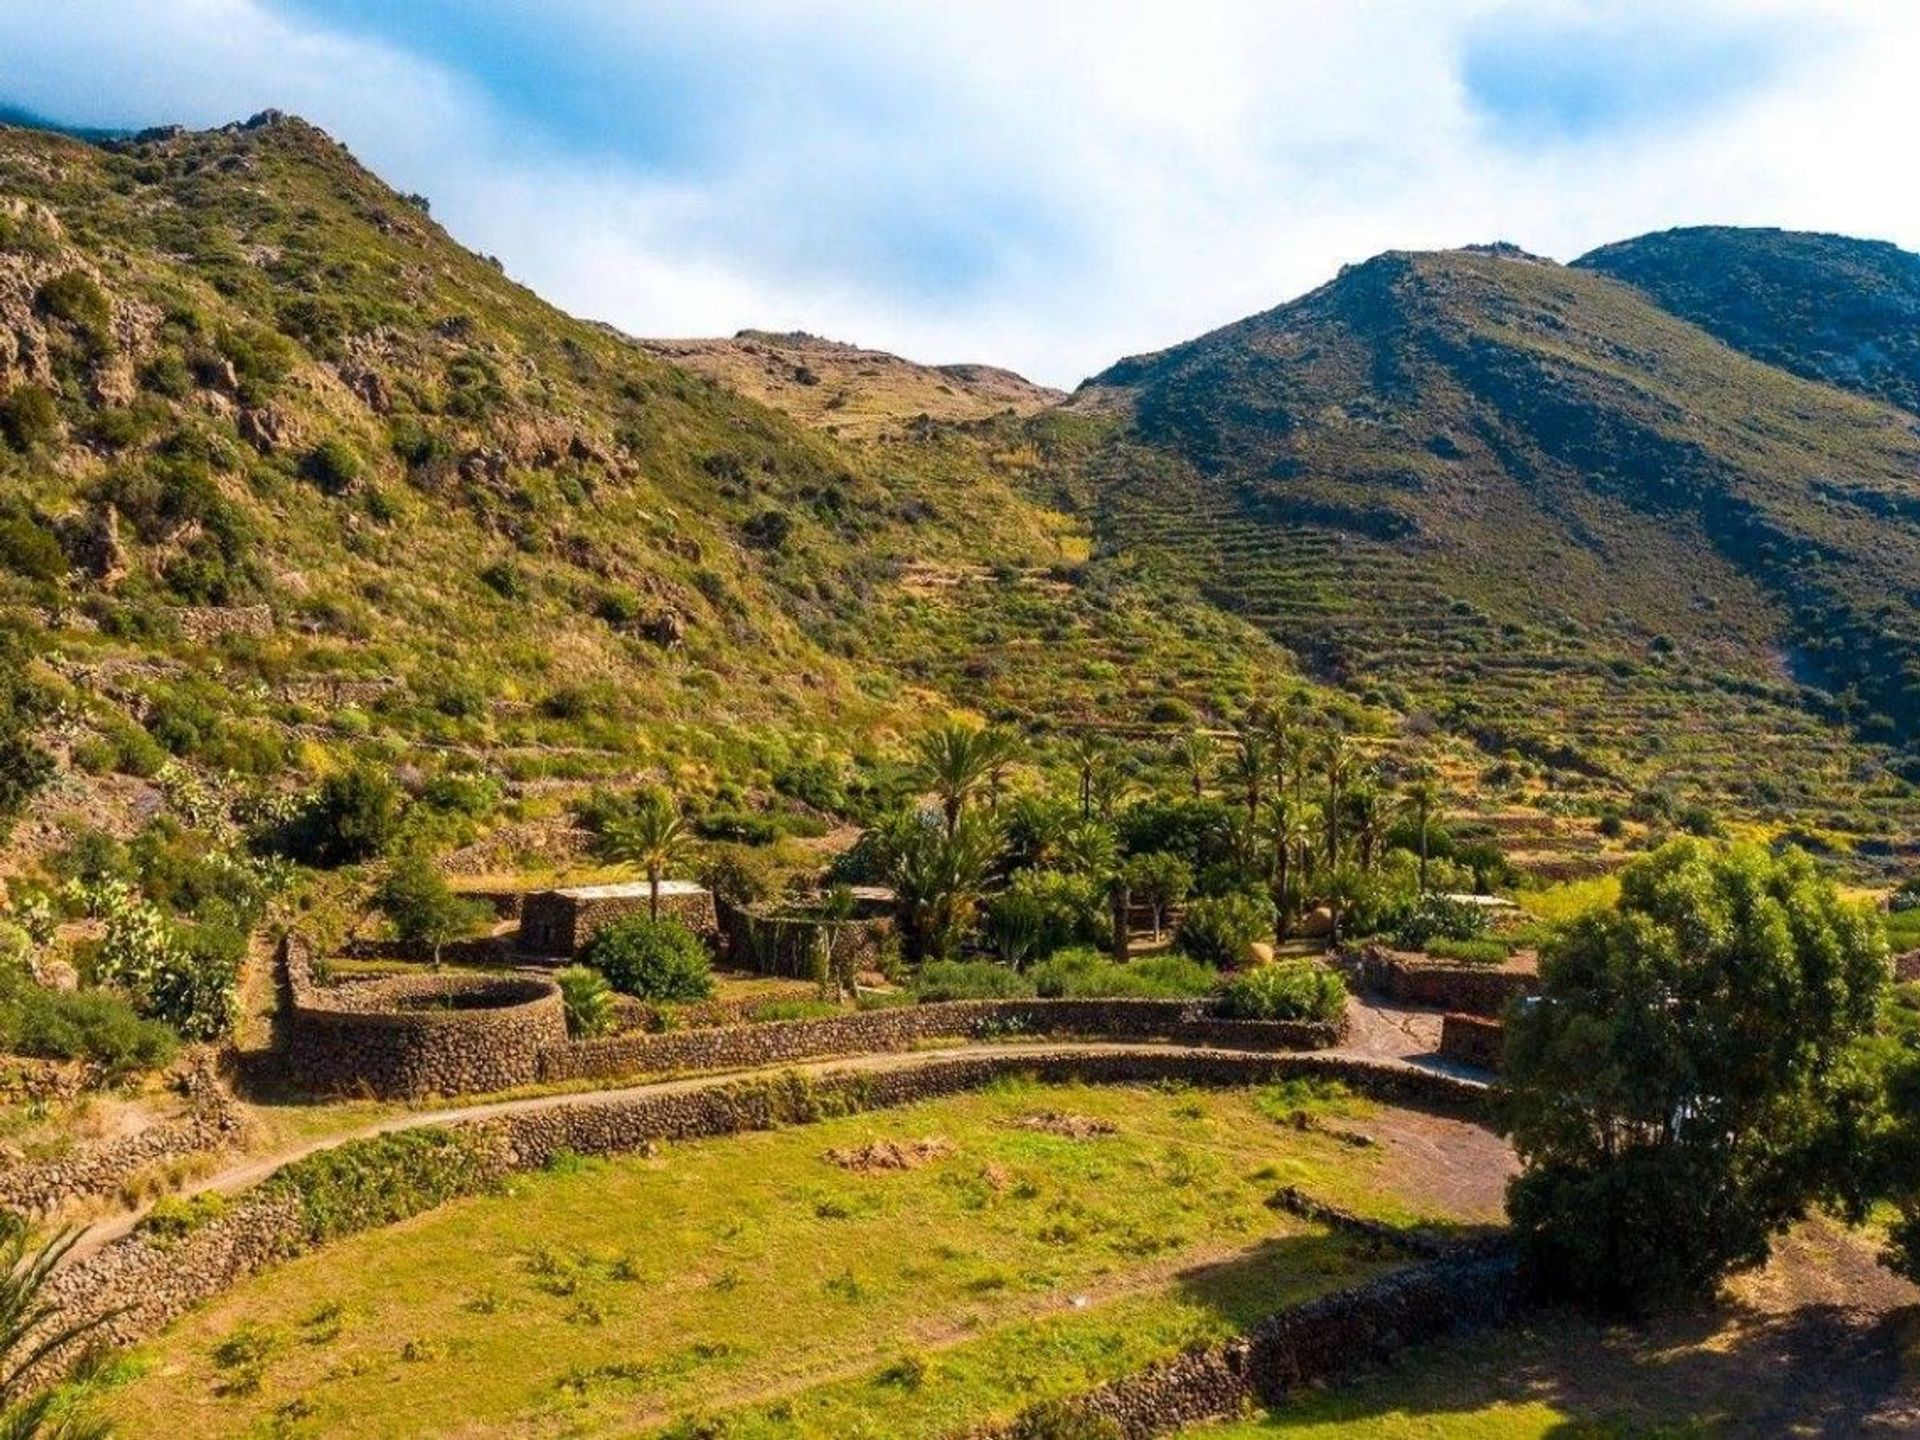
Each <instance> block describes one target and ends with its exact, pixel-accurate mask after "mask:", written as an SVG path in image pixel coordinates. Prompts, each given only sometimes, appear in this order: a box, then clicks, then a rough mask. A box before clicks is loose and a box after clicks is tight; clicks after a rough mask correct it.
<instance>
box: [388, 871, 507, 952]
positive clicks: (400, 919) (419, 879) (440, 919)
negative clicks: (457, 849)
mask: <svg viewBox="0 0 1920 1440" xmlns="http://www.w3.org/2000/svg"><path fill="white" fill-rule="evenodd" d="M373 903H374V904H375V905H376V906H377V907H378V908H379V910H380V912H381V913H382V914H383V915H385V916H386V917H387V920H388V923H390V924H391V925H392V926H393V933H394V935H395V936H396V937H398V938H399V939H400V940H401V941H402V942H403V943H405V944H408V945H421V946H425V947H427V948H428V949H430V950H431V951H432V952H433V963H434V964H436V965H438V964H439V963H440V949H441V947H442V946H444V945H445V944H446V943H447V942H448V941H449V940H457V939H459V938H460V937H461V936H462V935H465V934H468V933H469V932H471V931H473V930H476V929H478V928H479V927H480V925H481V924H482V923H483V922H484V921H485V920H486V918H487V914H488V911H487V907H486V906H485V905H483V904H481V903H480V902H479V901H477V900H470V899H468V898H466V897H465V896H463V895H456V894H454V893H453V891H452V890H451V889H450V888H449V887H448V885H447V881H446V877H445V876H444V875H442V874H441V873H440V870H439V867H438V866H436V865H435V864H434V863H433V861H432V860H430V859H429V858H428V857H427V856H426V855H424V854H422V853H421V852H419V851H412V852H410V853H408V854H406V855H403V856H402V857H401V858H400V859H398V860H396V861H395V862H394V863H393V864H392V866H390V867H389V868H388V870H387V873H386V874H385V875H384V876H382V877H381V880H380V886H379V888H378V889H377V890H376V891H375V892H374V897H373Z"/></svg>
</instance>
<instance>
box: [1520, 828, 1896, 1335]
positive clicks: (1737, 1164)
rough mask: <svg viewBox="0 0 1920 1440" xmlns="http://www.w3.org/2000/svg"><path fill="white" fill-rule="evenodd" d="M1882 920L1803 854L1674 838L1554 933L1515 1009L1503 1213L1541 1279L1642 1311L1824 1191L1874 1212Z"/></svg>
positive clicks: (1691, 1289) (1855, 1209)
mask: <svg viewBox="0 0 1920 1440" xmlns="http://www.w3.org/2000/svg"><path fill="white" fill-rule="evenodd" d="M1887 975H1888V964H1887V950H1886V940H1885V937H1884V934H1883V933H1882V931H1881V928H1880V925H1879V922H1878V919H1877V918H1876V917H1874V916H1872V915H1870V914H1868V913H1867V912H1865V911H1864V910H1862V909H1860V908H1858V907H1854V906H1850V905H1848V904H1846V903H1845V902H1844V901H1842V900H1841V899H1840V897H1839V895H1838V894H1837V892H1836V891H1835V890H1834V887H1833V885H1832V884H1831V883H1830V882H1829V881H1827V880H1825V879H1824V878H1822V877H1821V875H1820V874H1819V872H1818V871H1817V870H1815V868H1814V866H1813V862H1812V861H1811V860H1809V859H1808V858H1807V857H1806V856H1805V855H1804V854H1802V853H1800V852H1799V851H1789V852H1788V853H1787V854H1786V855H1784V856H1779V857H1776V856H1773V855H1771V854H1769V853H1768V852H1767V851H1765V850H1763V849H1760V848H1758V847H1742V848H1736V849H1732V850H1725V849H1720V848H1717V847H1713V846H1709V845H1705V844H1702V843H1701V842H1699V841H1694V840H1681V841H1675V842H1673V843H1672V844H1669V845H1667V846H1666V847H1664V848H1663V849H1661V850H1659V851H1658V852H1656V853H1655V854H1653V855H1651V856H1648V857H1645V858H1643V859H1640V860H1637V861H1635V862H1634V863H1633V864H1632V865H1630V866H1628V867H1627V869H1626V870H1625V871H1624V872H1622V875H1621V893H1620V901H1619V905H1618V907H1617V908H1615V909H1612V910H1607V911H1602V912H1598V913H1595V914H1591V915H1588V916H1585V917H1583V918H1582V919H1580V920H1577V921H1575V922H1574V923H1573V924H1572V925H1571V926H1570V927H1569V928H1568V929H1567V930H1566V931H1565V932H1564V933H1563V934H1562V935H1561V937H1560V938H1558V939H1557V940H1556V941H1554V942H1553V943H1552V944H1550V945H1549V946H1547V947H1546V949H1545V950H1544V952H1543V954H1542V957H1541V963H1540V991H1541V993H1540V996H1539V998H1538V1000H1536V1001H1534V1002H1532V1003H1529V1004H1527V1005H1525V1006H1521V1007H1518V1008H1516V1009H1514V1010H1513V1011H1511V1012H1510V1014H1509V1016H1508V1028H1507V1046H1506V1055H1505V1062H1504V1078H1505V1091H1504V1098H1503V1100H1502V1102H1501V1106H1502V1108H1501V1119H1502V1123H1503V1125H1504V1127H1505V1129H1506V1130H1507V1132H1508V1133H1509V1134H1510V1135H1511V1136H1512V1137H1513V1142H1514V1147H1515V1149H1516V1150H1518V1151H1519V1154H1520V1158H1521V1161H1522V1162H1523V1164H1524V1165H1525V1167H1526V1168H1525V1172H1524V1173H1523V1174H1522V1175H1521V1176H1520V1177H1519V1178H1518V1179H1516V1180H1515V1181H1514V1182H1513V1183H1512V1185H1511V1186H1510V1188H1509V1190H1508V1196H1507V1208H1508V1211H1509V1213H1510V1215H1511V1217H1512V1220H1513V1225H1514V1229H1515V1231H1516V1233H1517V1234H1518V1236H1519V1239H1520V1242H1521V1246H1522V1253H1523V1256H1524V1259H1525V1262H1526V1265H1527V1268H1528V1270H1529V1272H1530V1274H1531V1275H1532V1276H1533V1277H1534V1279H1535V1280H1536V1281H1537V1282H1538V1283H1540V1284H1541V1285H1543V1286H1544V1287H1546V1288H1548V1289H1549V1290H1551V1291H1553V1292H1554V1293H1556V1294H1559V1295H1561V1296H1564V1297H1567V1298H1571V1299H1579V1300H1586V1301H1592V1302H1598V1303H1600V1304H1603V1305H1606V1306H1610V1307H1614V1308H1619V1309H1625V1310H1639V1309H1644V1308H1646V1307H1649V1306H1652V1305H1657V1304H1660V1303H1662V1302H1666V1301H1670V1300H1678V1299H1686V1298H1690V1297H1692V1296H1696V1295H1701V1294H1705V1293H1707V1292H1709V1291H1710V1290H1711V1289H1712V1287H1713V1286H1714V1285H1715V1283H1716V1282H1717V1281H1718V1280H1719V1279H1720V1277H1721V1276H1722V1275H1723V1274H1725V1273H1726V1271H1727V1270H1728V1269H1730V1268H1732V1267H1734V1266H1737V1265H1746V1264H1755V1263H1758V1262H1759V1261H1761V1260H1764V1259H1765V1258H1766V1255H1767V1249H1768V1241H1769V1237H1770V1236H1772V1235H1774V1234H1776V1233H1777V1232H1779V1231H1780V1230H1782V1229H1784V1228H1785V1227H1786V1226H1787V1225H1789V1224H1791V1223H1792V1222H1793V1221H1795V1220H1797V1219H1799V1218H1800V1217H1801V1216H1802V1215H1804V1214H1805V1213H1806V1212H1807V1210H1808V1209H1809V1208H1810V1207H1811V1206H1813V1205H1816V1204H1821V1203H1834V1204H1838V1205H1840V1206H1841V1207H1842V1208H1843V1209H1846V1210H1848V1211H1850V1212H1852V1213H1859V1212H1860V1211H1861V1210H1863V1209H1864V1205H1865V1184H1866V1177H1867V1175H1868V1173H1869V1171H1870V1169H1871V1166H1870V1163H1869V1159H1868V1157H1867V1155H1866V1154H1865V1153H1863V1151H1864V1142H1863V1140H1862V1138H1861V1137H1862V1135H1863V1133H1864V1131H1863V1128H1862V1127H1860V1126H1858V1125H1856V1124H1853V1123H1851V1121H1850V1119H1849V1117H1851V1116H1855V1115H1857V1114H1858V1113H1859V1110H1860V1106H1859V1101H1858V1093H1859V1086H1858V1083H1857V1080H1858V1075H1859V1073H1860V1069H1861V1067H1860V1065H1859V1064H1858V1063H1857V1056H1858V1054H1859V1043H1860V1042H1861V1040H1862V1038H1863V1037H1864V1036H1866V1035H1867V1034H1868V1033H1869V1032H1870V1031H1871V1030H1872V1028H1873V1026H1874V1023H1875V1020H1876V1017H1877V1014H1878V1010H1879V1006H1880V1000H1881V996H1882V994H1883V992H1884V991H1885V989H1886V985H1887Z"/></svg>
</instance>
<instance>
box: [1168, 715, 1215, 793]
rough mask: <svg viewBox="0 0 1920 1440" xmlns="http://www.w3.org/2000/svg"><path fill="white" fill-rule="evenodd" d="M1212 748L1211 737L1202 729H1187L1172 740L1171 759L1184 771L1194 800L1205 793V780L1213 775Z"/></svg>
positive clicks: (1213, 747)
mask: <svg viewBox="0 0 1920 1440" xmlns="http://www.w3.org/2000/svg"><path fill="white" fill-rule="evenodd" d="M1214 749H1215V746H1214V743H1213V737H1212V736H1211V735H1209V734H1207V732H1206V731H1204V730H1189V731H1188V732H1187V733H1186V734H1185V735H1182V736H1181V737H1180V738H1179V739H1178V740H1176V741H1174V742H1173V761H1174V763H1175V764H1176V765H1178V766H1179V767H1180V768H1181V769H1182V770H1184V771H1186V773H1187V781H1188V783H1189V784H1191V785H1192V786H1193V798H1194V799H1196V800H1199V799H1202V798H1204V797H1205V795H1206V793H1207V781H1208V780H1209V779H1210V778H1211V777H1212V775H1213V754H1214Z"/></svg>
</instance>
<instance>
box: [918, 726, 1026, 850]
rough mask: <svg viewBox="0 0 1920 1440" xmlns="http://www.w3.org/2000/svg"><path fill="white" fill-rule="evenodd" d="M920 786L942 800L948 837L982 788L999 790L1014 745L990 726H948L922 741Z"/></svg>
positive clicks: (1009, 739) (923, 737)
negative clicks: (923, 786) (962, 812)
mask: <svg viewBox="0 0 1920 1440" xmlns="http://www.w3.org/2000/svg"><path fill="white" fill-rule="evenodd" d="M919 748H920V758H919V763H918V764H917V765H916V766H915V767H914V773H915V776H916V777H917V779H918V780H919V782H920V783H921V784H923V785H925V786H926V787H927V789H929V790H931V791H933V793H934V794H935V795H937V796H939V797H940V809H941V812H942V813H943V814H944V815H945V816H946V822H947V823H946V828H947V834H948V835H952V834H953V831H954V827H955V826H956V825H958V824H959V823H960V812H961V811H962V810H964V809H965V808H966V805H967V802H968V801H969V800H971V799H972V798H973V797H974V796H975V795H976V794H978V793H979V792H980V790H981V789H982V788H988V787H991V788H996V789H997V787H998V786H999V784H1000V782H1001V778H1002V776H1003V775H1004V774H1005V771H1006V768H1007V766H1008V765H1010V764H1012V763H1013V757H1014V748H1015V747H1014V741H1013V737H1012V736H1011V735H1008V734H1007V733H1006V732H1005V731H1003V730H995V729H993V728H991V727H990V726H983V725H963V724H961V723H959V722H958V721H953V722H949V723H948V724H945V725H942V726H940V727H938V728H937V729H934V730H930V731H928V732H927V733H926V734H924V735H922V736H921V737H920V747H919Z"/></svg>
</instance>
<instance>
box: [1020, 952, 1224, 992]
mask: <svg viewBox="0 0 1920 1440" xmlns="http://www.w3.org/2000/svg"><path fill="white" fill-rule="evenodd" d="M1029 978H1030V979H1031V980H1032V981H1033V986H1034V989H1035V991H1036V992H1037V993H1038V994H1040V995H1042V996H1044V997H1046V998H1048V999H1061V998H1065V999H1076V1000H1082V999H1084V1000H1099V999H1130V1000H1187V999H1194V998H1197V997H1199V996H1202V995H1211V994H1212V993H1213V992H1214V991H1215V990H1216V989H1217V988H1219V985H1220V975H1219V972H1218V971H1216V970H1214V969H1212V968H1211V967H1209V966H1206V965H1202V964H1201V963H1200V962H1199V961H1197V960H1193V959H1189V958H1188V957H1187V956H1185V955H1156V956H1153V957H1152V958H1150V959H1146V960H1135V961H1132V962H1130V963H1128V964H1125V965H1122V964H1120V963H1118V962H1117V961H1115V960H1113V959H1111V958H1109V957H1108V956H1106V955H1103V954H1101V953H1100V952H1099V951H1098V950H1090V949H1084V948H1083V949H1074V950H1062V951H1060V952H1058V953H1057V954H1054V955H1051V956H1049V957H1048V958H1047V959H1046V961H1045V962H1044V963H1042V964H1039V965H1036V966H1034V968H1033V969H1032V970H1031V971H1030V972H1029Z"/></svg>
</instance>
